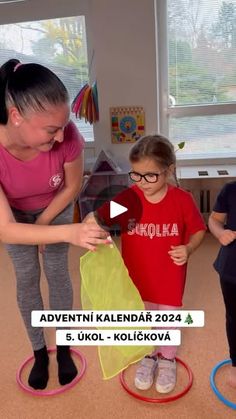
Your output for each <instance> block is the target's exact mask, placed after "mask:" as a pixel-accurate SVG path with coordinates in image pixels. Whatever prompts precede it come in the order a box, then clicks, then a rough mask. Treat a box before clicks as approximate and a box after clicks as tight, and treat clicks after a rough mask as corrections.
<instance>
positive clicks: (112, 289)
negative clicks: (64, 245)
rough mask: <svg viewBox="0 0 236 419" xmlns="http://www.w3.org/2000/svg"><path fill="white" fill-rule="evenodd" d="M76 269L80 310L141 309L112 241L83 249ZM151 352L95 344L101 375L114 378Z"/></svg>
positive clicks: (140, 303)
mask: <svg viewBox="0 0 236 419" xmlns="http://www.w3.org/2000/svg"><path fill="white" fill-rule="evenodd" d="M80 272H81V301H82V308H83V309H84V310H145V308H144V303H143V301H142V299H141V297H140V294H139V292H138V290H137V288H136V287H135V286H134V284H133V282H132V280H131V279H130V277H129V274H128V271H127V268H126V266H125V264H124V262H123V259H122V257H121V255H120V252H119V250H118V249H117V247H116V246H115V244H113V247H111V246H109V245H101V246H99V247H98V248H97V250H96V252H87V253H86V254H85V255H84V256H82V257H81V260H80ZM137 328H138V327H137ZM112 329H115V327H114V328H112ZM151 351H152V347H150V346H99V347H98V353H99V359H100V364H101V368H102V372H103V378H105V379H108V378H111V377H114V376H115V375H116V374H118V373H119V372H120V371H122V370H123V369H125V368H126V367H127V366H128V365H129V364H131V363H134V362H137V361H138V360H139V359H141V358H143V357H144V356H145V355H147V354H148V353H150V352H151Z"/></svg>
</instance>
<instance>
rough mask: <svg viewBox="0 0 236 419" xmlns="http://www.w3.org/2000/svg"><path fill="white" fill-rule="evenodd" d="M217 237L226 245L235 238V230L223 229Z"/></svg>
mask: <svg viewBox="0 0 236 419" xmlns="http://www.w3.org/2000/svg"><path fill="white" fill-rule="evenodd" d="M218 239H219V242H220V244H222V245H223V246H227V245H228V244H230V243H232V242H233V241H234V240H235V239H236V232H235V231H232V230H223V232H222V233H221V234H220V236H219V237H218Z"/></svg>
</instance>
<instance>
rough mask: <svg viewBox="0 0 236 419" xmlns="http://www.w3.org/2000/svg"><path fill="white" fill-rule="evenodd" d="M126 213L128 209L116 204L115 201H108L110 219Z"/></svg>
mask: <svg viewBox="0 0 236 419" xmlns="http://www.w3.org/2000/svg"><path fill="white" fill-rule="evenodd" d="M126 211H128V208H126V207H124V206H123V205H120V204H117V203H116V202H115V201H110V218H115V217H117V216H118V215H120V214H123V213H124V212H126Z"/></svg>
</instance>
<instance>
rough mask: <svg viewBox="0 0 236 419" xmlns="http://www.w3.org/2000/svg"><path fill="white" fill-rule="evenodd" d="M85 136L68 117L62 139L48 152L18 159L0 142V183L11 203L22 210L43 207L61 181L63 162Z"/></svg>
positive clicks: (81, 145) (74, 154)
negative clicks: (31, 157)
mask: <svg viewBox="0 0 236 419" xmlns="http://www.w3.org/2000/svg"><path fill="white" fill-rule="evenodd" d="M83 148H84V138H83V136H82V135H81V134H80V133H79V131H78V130H77V128H76V126H75V124H74V123H73V122H72V121H70V122H69V123H68V125H67V126H66V127H65V130H64V141H63V142H62V143H58V142H56V143H55V144H54V146H53V148H52V149H51V150H50V151H48V152H40V153H39V154H38V155H37V156H36V157H35V158H33V159H32V160H28V161H21V160H19V159H17V158H16V157H14V156H12V155H11V154H10V153H9V152H8V151H7V150H6V149H5V148H4V147H3V146H2V145H0V183H1V186H2V188H3V190H4V192H5V194H6V197H7V199H8V202H9V204H10V206H11V207H13V208H17V209H20V210H23V211H27V210H36V209H41V208H46V207H47V206H48V205H49V203H50V202H51V201H52V199H53V198H54V196H55V195H56V193H57V192H58V190H60V189H61V188H62V187H63V185H64V163H68V162H72V161H73V160H75V159H76V158H77V157H78V156H79V155H80V154H81V152H82V150H83Z"/></svg>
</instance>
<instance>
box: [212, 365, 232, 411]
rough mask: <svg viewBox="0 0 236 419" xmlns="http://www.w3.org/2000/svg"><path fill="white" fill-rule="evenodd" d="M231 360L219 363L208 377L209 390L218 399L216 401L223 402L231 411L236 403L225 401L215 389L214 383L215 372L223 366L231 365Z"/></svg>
mask: <svg viewBox="0 0 236 419" xmlns="http://www.w3.org/2000/svg"><path fill="white" fill-rule="evenodd" d="M231 362H232V361H231V359H225V360H224V361H221V362H219V363H218V364H217V365H216V366H215V367H214V368H213V370H212V372H211V375H210V383H211V388H212V390H213V391H214V393H215V395H216V396H217V397H218V399H219V400H220V401H221V402H223V403H224V404H225V405H226V406H228V407H231V408H232V409H236V403H233V402H231V401H229V400H227V399H226V398H225V397H224V396H223V395H222V394H221V393H220V391H219V390H218V388H217V387H216V383H215V376H216V373H217V371H218V370H219V369H220V368H221V367H223V365H226V364H231Z"/></svg>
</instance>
